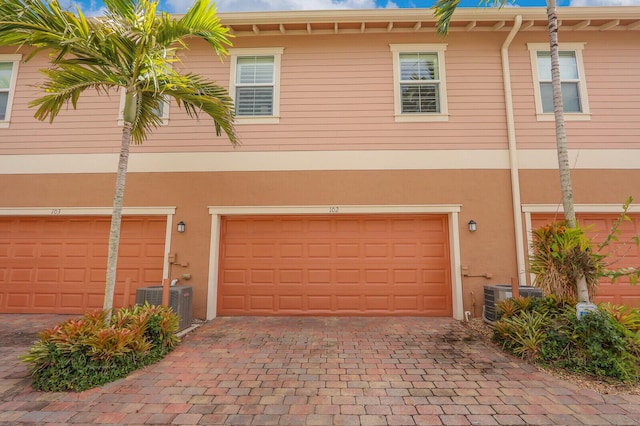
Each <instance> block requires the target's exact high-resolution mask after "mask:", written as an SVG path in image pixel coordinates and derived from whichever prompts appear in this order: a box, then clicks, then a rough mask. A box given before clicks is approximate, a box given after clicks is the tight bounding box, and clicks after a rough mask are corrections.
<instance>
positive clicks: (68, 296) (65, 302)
mask: <svg viewBox="0 0 640 426" xmlns="http://www.w3.org/2000/svg"><path fill="white" fill-rule="evenodd" d="M83 299H84V294H82V293H62V294H61V295H60V306H61V307H62V308H65V309H69V308H71V309H73V308H75V307H76V306H82V305H84V304H85V303H84V302H83Z"/></svg>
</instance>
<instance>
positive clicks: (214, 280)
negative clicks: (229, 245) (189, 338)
mask: <svg viewBox="0 0 640 426" xmlns="http://www.w3.org/2000/svg"><path fill="white" fill-rule="evenodd" d="M460 209H461V205H459V204H447V205H445V204H441V205H390V206H384V205H366V206H364V205H361V206H340V205H337V206H267V207H264V206H210V207H209V214H211V243H210V249H209V278H208V280H207V285H208V289H207V318H206V319H207V320H211V319H213V318H215V317H216V315H217V307H218V306H217V305H218V268H219V264H218V261H219V250H220V222H221V217H222V216H230V215H263V214H330V215H335V216H340V215H343V214H367V213H369V214H385V213H387V214H388V213H397V214H402V213H424V214H428V213H432V214H447V216H448V223H449V241H450V243H451V244H450V263H451V294H452V297H451V298H452V305H453V317H454V318H455V319H457V320H463V319H464V307H463V299H462V269H461V266H460V265H461V260H460V256H461V254H460V232H459V229H458V227H459V226H460V225H459V220H458V216H459V212H460Z"/></svg>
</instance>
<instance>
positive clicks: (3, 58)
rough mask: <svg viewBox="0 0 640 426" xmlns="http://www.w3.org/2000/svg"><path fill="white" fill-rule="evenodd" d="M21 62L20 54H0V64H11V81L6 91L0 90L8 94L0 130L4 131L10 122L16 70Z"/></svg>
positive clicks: (16, 78) (16, 75)
mask: <svg viewBox="0 0 640 426" xmlns="http://www.w3.org/2000/svg"><path fill="white" fill-rule="evenodd" d="M21 60H22V55H21V54H0V62H12V63H13V67H12V69H11V81H10V82H9V88H8V89H1V90H2V91H3V92H6V93H9V96H8V97H7V110H6V111H5V113H4V120H0V128H1V129H6V128H8V127H9V123H10V122H11V111H12V110H13V98H14V96H15V93H16V83H17V81H18V68H19V66H20V61H21Z"/></svg>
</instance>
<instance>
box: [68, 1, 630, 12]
mask: <svg viewBox="0 0 640 426" xmlns="http://www.w3.org/2000/svg"><path fill="white" fill-rule="evenodd" d="M59 1H60V3H61V4H64V5H72V4H79V5H80V7H81V8H82V10H83V11H84V12H85V13H86V14H87V15H99V14H100V9H101V7H102V2H101V1H100V0H59ZM433 1H434V0H217V1H216V3H217V5H218V11H219V12H242V11H268V10H318V9H372V8H398V7H400V8H416V7H418V8H429V7H431V5H432V4H433ZM508 1H511V0H508ZM161 2H162V10H165V11H167V12H172V13H183V12H184V11H185V10H186V9H187V8H188V7H189V6H190V5H191V4H192V3H193V0H161ZM514 4H515V5H517V6H521V7H529V6H544V4H545V2H544V0H515V3H514ZM461 5H462V6H463V7H478V0H462V1H461ZM558 5H560V6H640V0H558Z"/></svg>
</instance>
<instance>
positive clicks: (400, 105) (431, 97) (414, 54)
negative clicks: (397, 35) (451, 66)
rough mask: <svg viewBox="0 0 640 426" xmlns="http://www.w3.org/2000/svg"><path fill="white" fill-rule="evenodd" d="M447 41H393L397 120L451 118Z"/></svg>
mask: <svg viewBox="0 0 640 426" xmlns="http://www.w3.org/2000/svg"><path fill="white" fill-rule="evenodd" d="M446 48H447V45H446V44H392V45H391V52H392V53H393V81H394V92H395V100H394V110H395V117H396V121H446V120H448V108H447V84H446V79H445V71H444V70H445V67H444V52H445V50H446Z"/></svg>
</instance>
